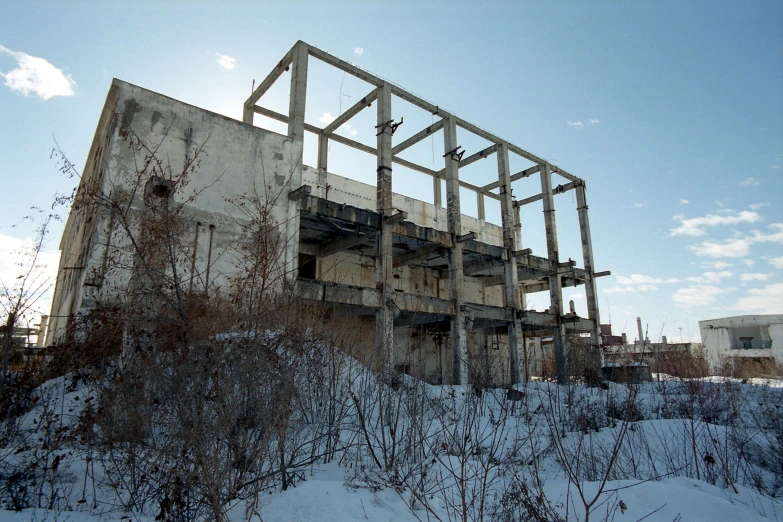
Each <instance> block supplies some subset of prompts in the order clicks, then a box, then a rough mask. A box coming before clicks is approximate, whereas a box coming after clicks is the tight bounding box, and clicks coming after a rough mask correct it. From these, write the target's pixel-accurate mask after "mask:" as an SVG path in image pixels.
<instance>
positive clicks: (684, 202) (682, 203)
mask: <svg viewBox="0 0 783 522" xmlns="http://www.w3.org/2000/svg"><path fill="white" fill-rule="evenodd" d="M688 203H690V201H688V200H687V199H685V198H680V205H687V204H688Z"/></svg>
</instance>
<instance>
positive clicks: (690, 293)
mask: <svg viewBox="0 0 783 522" xmlns="http://www.w3.org/2000/svg"><path fill="white" fill-rule="evenodd" d="M727 291H728V290H724V289H722V288H718V287H717V286H712V285H691V286H686V287H685V288H680V289H679V290H677V291H676V292H674V294H673V295H672V299H673V300H674V302H675V303H677V304H678V305H680V306H684V307H690V306H707V305H711V304H713V303H714V302H715V300H716V299H717V297H718V296H719V295H720V294H723V293H726V292H727Z"/></svg>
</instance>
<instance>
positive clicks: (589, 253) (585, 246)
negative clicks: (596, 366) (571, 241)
mask: <svg viewBox="0 0 783 522" xmlns="http://www.w3.org/2000/svg"><path fill="white" fill-rule="evenodd" d="M576 211H577V213H578V214H579V233H580V234H581V236H582V258H583V259H584V263H585V273H587V282H586V283H585V294H586V295H585V297H586V298H587V317H588V318H589V319H590V320H591V321H593V328H592V329H591V330H590V346H591V347H592V349H593V350H596V351H597V352H598V356H599V358H600V362H601V366H603V365H604V360H603V352H602V351H601V346H600V340H601V318H600V315H599V314H598V298H597V295H598V292H597V291H596V287H595V264H594V262H593V240H592V238H591V236H590V218H589V217H588V215H587V197H586V195H585V185H584V181H583V182H582V183H581V184H580V185H578V186H577V187H576Z"/></svg>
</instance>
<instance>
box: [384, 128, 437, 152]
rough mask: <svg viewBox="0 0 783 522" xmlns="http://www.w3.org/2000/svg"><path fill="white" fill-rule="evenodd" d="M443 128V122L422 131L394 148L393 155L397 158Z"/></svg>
mask: <svg viewBox="0 0 783 522" xmlns="http://www.w3.org/2000/svg"><path fill="white" fill-rule="evenodd" d="M442 128H443V120H439V121H436V122H435V123H433V124H432V125H430V126H429V127H427V128H426V129H423V130H420V131H419V132H417V133H416V134H414V135H413V136H411V137H410V138H408V139H407V140H405V141H403V142H401V143H398V144H397V145H395V146H394V147H392V154H393V155H395V156H396V155H397V154H399V153H400V152H402V151H404V150H405V149H407V148H409V147H412V146H413V145H415V144H417V143H418V142H420V141H421V140H423V139H424V138H426V137H428V136H431V135H432V134H433V133H435V132H438V131H439V130H440V129H442Z"/></svg>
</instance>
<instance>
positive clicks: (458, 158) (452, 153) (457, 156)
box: [443, 145, 465, 162]
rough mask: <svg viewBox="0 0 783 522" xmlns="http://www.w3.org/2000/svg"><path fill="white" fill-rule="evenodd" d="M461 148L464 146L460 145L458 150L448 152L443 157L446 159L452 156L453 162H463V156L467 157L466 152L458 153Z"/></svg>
mask: <svg viewBox="0 0 783 522" xmlns="http://www.w3.org/2000/svg"><path fill="white" fill-rule="evenodd" d="M461 148H462V145H459V146H458V147H457V148H456V149H453V150H450V151H448V152H447V153H446V154H444V155H443V157H444V158H445V157H446V156H451V159H453V160H456V161H458V162H459V161H462V156H464V155H465V151H464V150H463V151H462V152H457V151H459V149H461Z"/></svg>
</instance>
